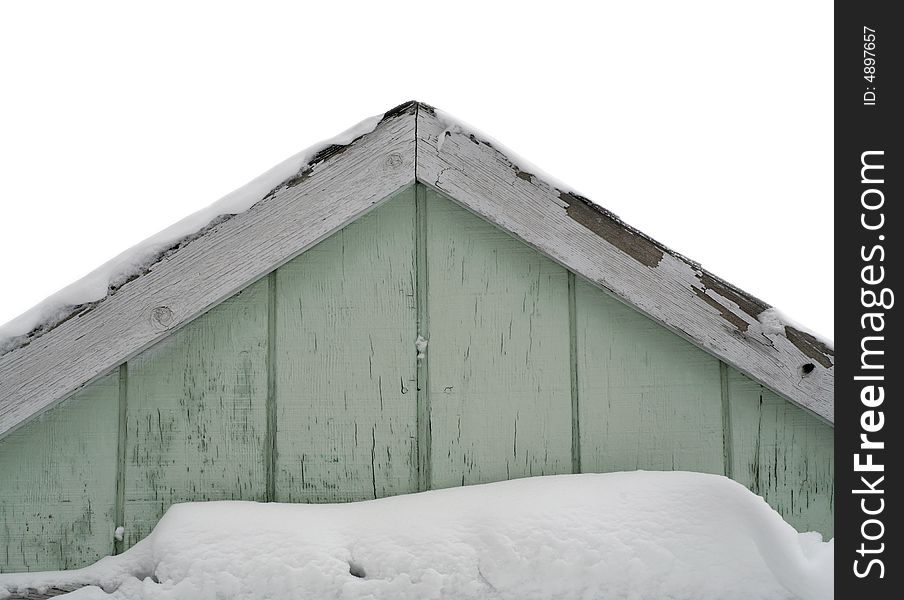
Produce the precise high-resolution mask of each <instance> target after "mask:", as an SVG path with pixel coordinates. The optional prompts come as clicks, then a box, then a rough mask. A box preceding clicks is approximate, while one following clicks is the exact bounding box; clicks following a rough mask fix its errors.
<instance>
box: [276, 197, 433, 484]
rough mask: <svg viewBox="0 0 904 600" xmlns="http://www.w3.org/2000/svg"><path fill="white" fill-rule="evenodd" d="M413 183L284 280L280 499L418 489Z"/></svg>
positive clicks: (279, 336)
mask: <svg viewBox="0 0 904 600" xmlns="http://www.w3.org/2000/svg"><path fill="white" fill-rule="evenodd" d="M414 203H415V188H414V186H411V187H409V188H408V189H406V190H404V191H403V192H401V193H400V194H398V195H397V196H396V197H394V198H392V199H390V200H388V201H387V202H386V203H385V204H383V205H382V206H380V207H378V208H377V209H375V210H374V211H373V212H371V213H370V214H368V215H366V216H365V217H363V218H361V219H360V220H358V221H356V222H355V223H352V224H351V225H349V226H348V227H346V228H344V229H342V230H341V231H339V232H338V233H336V234H335V235H333V236H332V237H330V238H329V239H327V240H325V241H323V242H321V243H320V244H318V245H317V246H315V247H314V248H312V249H311V250H309V251H308V252H306V253H304V254H303V255H301V256H299V257H298V258H296V259H294V260H292V261H290V262H289V263H287V264H285V265H283V266H282V267H280V268H279V270H278V271H277V278H276V290H277V294H276V332H277V333H276V344H275V346H276V357H277V362H276V411H277V415H278V416H277V419H276V421H277V432H276V452H277V461H278V470H277V478H276V499H278V500H279V501H285V502H346V501H353V500H364V499H368V498H375V497H377V498H379V497H383V496H388V495H394V494H401V493H406V492H412V491H415V490H416V483H417V460H416V437H417V435H416V432H417V404H416V402H417V400H416V353H417V352H416V349H415V338H416V337H417V332H416V306H415V289H414V285H415V281H414V270H415V269H414V262H415V226H414V222H415V205H414Z"/></svg>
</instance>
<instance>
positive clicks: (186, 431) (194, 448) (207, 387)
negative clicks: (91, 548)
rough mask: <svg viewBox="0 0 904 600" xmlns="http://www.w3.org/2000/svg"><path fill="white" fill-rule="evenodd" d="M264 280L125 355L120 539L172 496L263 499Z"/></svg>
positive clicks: (142, 527)
mask: <svg viewBox="0 0 904 600" xmlns="http://www.w3.org/2000/svg"><path fill="white" fill-rule="evenodd" d="M267 308H268V302H267V282H266V281H265V280H261V281H258V282H256V283H254V284H252V285H251V286H249V287H247V288H246V289H245V290H243V291H241V292H239V293H238V294H236V295H235V296H233V297H232V298H230V299H228V300H226V301H225V302H223V303H222V304H220V305H219V306H217V307H215V308H214V309H212V310H211V311H210V312H208V313H206V314H205V315H203V316H201V317H199V318H198V319H196V320H195V321H193V322H191V323H189V324H188V325H187V326H186V327H184V328H183V329H181V330H179V331H177V332H176V333H174V334H173V335H172V336H170V337H169V338H167V339H165V340H164V341H162V342H160V343H158V344H157V345H155V346H152V347H151V348H149V349H147V350H145V351H144V352H143V353H141V354H140V355H138V356H137V357H135V358H134V359H132V360H130V361H129V363H128V388H127V389H128V398H127V411H126V426H127V432H126V453H125V461H126V464H125V465H124V466H125V484H126V485H125V507H124V514H125V523H124V526H125V542H126V544H125V546H126V547H128V546H131V545H133V544H135V543H136V542H137V541H139V540H140V539H141V538H143V537H144V536H145V535H147V534H148V532H149V531H150V530H151V529H152V528H153V527H154V525H155V524H156V523H157V520H158V519H159V518H160V517H161V516H162V515H163V513H164V512H165V511H166V509H167V508H169V506H170V505H171V504H173V503H174V502H183V501H187V500H264V499H265V498H264V493H265V487H266V486H265V446H264V441H265V433H266V414H265V410H266V397H267V364H266V358H267Z"/></svg>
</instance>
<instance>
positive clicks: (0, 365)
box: [0, 102, 834, 437]
mask: <svg viewBox="0 0 904 600" xmlns="http://www.w3.org/2000/svg"><path fill="white" fill-rule="evenodd" d="M440 140H442V142H441V143H440ZM514 160H517V159H514ZM414 181H420V182H421V183H423V184H425V185H427V186H430V187H432V188H434V189H436V190H438V191H440V192H442V193H443V194H445V195H447V196H449V197H450V198H452V199H453V200H454V201H456V202H458V203H459V204H461V205H462V206H464V207H465V208H467V209H468V210H470V211H471V212H473V213H475V214H477V215H478V216H480V217H482V218H484V219H486V220H488V221H490V222H491V223H493V224H495V225H496V226H498V227H500V228H501V229H503V230H504V231H506V232H508V233H510V234H511V235H513V236H515V237H517V238H519V239H521V240H522V241H524V242H525V243H527V244H528V245H530V246H532V247H533V248H535V249H536V250H538V251H540V252H542V253H543V254H546V255H547V256H549V257H551V258H552V259H553V260H556V261H557V262H559V263H560V264H561V265H562V266H564V267H566V268H568V269H570V270H571V271H573V272H574V273H576V274H578V275H580V276H582V277H584V278H585V279H587V280H588V281H589V282H591V283H593V284H594V285H596V286H597V287H599V288H600V289H602V290H603V291H605V292H607V293H609V294H612V295H613V296H615V297H616V298H618V299H620V300H621V301H623V302H625V303H626V304H628V305H629V306H632V307H634V308H635V309H637V310H640V311H641V312H642V313H644V314H646V315H647V316H649V317H650V318H652V319H653V320H655V321H657V322H658V323H660V324H662V325H663V326H665V327H667V328H668V329H670V330H671V331H673V332H675V333H677V334H678V335H680V336H681V337H683V338H685V339H687V340H689V341H690V342H691V343H693V344H695V345H696V346H698V347H700V348H702V349H704V350H705V351H707V352H709V353H710V354H712V355H713V356H715V357H717V358H718V359H720V360H722V361H723V362H725V363H726V364H729V365H731V366H733V367H734V368H736V369H738V370H739V371H741V372H742V373H744V374H746V375H748V376H749V377H751V378H752V379H754V380H755V381H757V382H759V383H761V384H762V385H765V386H766V387H768V388H769V389H772V390H773V391H775V392H776V393H778V394H780V395H781V396H784V397H785V398H788V399H789V400H791V401H792V402H794V403H795V404H798V405H799V406H801V407H803V408H804V409H806V410H808V411H810V412H812V413H814V414H816V415H817V416H819V417H820V418H822V419H824V420H826V421H827V422H829V423H833V422H834V402H833V393H834V353H833V351H832V350H831V349H829V348H827V347H826V346H825V345H824V344H822V343H821V342H819V341H818V340H817V339H816V338H814V337H813V336H811V335H809V334H807V333H805V332H802V331H799V330H797V329H795V328H794V327H792V326H785V328H784V330H783V331H772V330H767V329H766V328H765V327H764V326H763V325H762V324H761V323H760V321H759V319H758V317H759V316H760V315H761V314H762V312H763V311H765V310H767V309H769V308H770V307H769V306H768V305H767V304H766V303H764V302H762V301H760V300H758V299H757V298H755V297H754V296H752V295H750V294H747V293H746V292H743V291H742V290H740V289H738V288H736V287H734V286H732V285H730V284H728V283H726V282H725V281H723V280H721V279H719V278H718V277H716V276H714V275H712V274H711V273H709V272H707V271H706V270H704V269H702V268H701V267H700V265H699V264H697V263H695V262H693V261H691V260H689V259H687V258H685V257H683V256H681V255H680V254H678V253H676V252H674V251H672V250H670V249H668V248H667V247H665V246H664V245H662V244H660V243H658V242H656V241H655V240H653V239H652V238H650V237H648V236H646V235H645V234H643V233H641V232H639V231H637V230H636V229H633V228H632V227H630V226H628V225H627V224H625V223H623V222H622V221H621V220H620V219H618V217H616V216H615V215H613V214H611V213H609V212H608V211H606V210H604V209H602V208H600V207H599V206H597V205H595V204H593V203H592V202H590V201H589V200H587V199H586V198H583V197H581V196H579V195H577V194H574V193H573V192H570V191H567V190H561V189H559V188H557V187H556V186H555V185H554V184H552V183H549V182H547V181H545V180H544V179H543V178H542V176H540V175H538V174H534V173H530V172H528V171H526V170H522V169H521V168H520V167H519V165H517V164H515V162H513V159H512V158H510V157H509V156H507V155H506V154H505V153H504V152H502V151H501V150H500V149H499V148H496V147H494V145H493V143H492V142H491V141H489V140H486V139H483V138H482V137H481V136H479V135H477V134H475V133H474V132H468V131H466V130H464V129H462V128H461V127H451V126H450V124H449V123H446V122H445V121H444V120H443V118H442V117H440V116H438V114H437V113H436V111H435V110H434V109H433V108H432V107H430V106H429V105H426V104H423V103H419V102H408V103H405V104H402V105H400V106H398V107H396V108H394V109H392V110H390V111H388V112H387V113H386V114H385V115H384V117H383V120H382V121H381V122H380V124H379V125H378V126H377V128H376V129H375V130H374V131H373V132H371V133H369V134H366V135H364V136H362V137H360V138H358V139H356V140H355V141H353V142H352V143H350V144H348V145H345V146H331V147H328V148H326V149H324V150H322V151H321V152H319V153H318V154H317V155H316V156H315V157H314V158H313V159H312V160H311V161H310V162H309V163H308V164H307V165H306V166H305V167H303V168H302V170H301V171H300V172H299V173H298V174H297V175H296V176H294V177H293V178H290V179H289V180H287V181H285V182H283V183H282V184H281V185H279V186H277V187H276V188H275V189H274V190H273V191H271V192H270V194H268V195H267V196H266V197H265V198H264V199H263V200H261V201H260V202H258V203H257V204H256V205H254V206H253V207H252V208H251V209H249V210H248V211H246V212H244V213H241V214H238V215H234V216H231V217H230V218H227V219H225V220H220V221H218V222H217V223H216V224H215V225H213V226H211V227H209V228H208V229H207V230H205V231H204V232H202V233H201V234H199V235H197V236H193V238H192V239H191V240H187V241H184V242H183V243H181V244H179V245H178V247H177V248H176V249H174V250H175V251H173V252H169V253H166V254H164V256H163V257H162V258H161V260H159V261H158V262H157V263H155V264H154V265H152V266H151V268H150V269H149V270H148V271H147V272H146V273H144V274H142V275H141V276H139V277H136V278H135V279H133V280H132V281H129V282H128V283H126V284H124V285H123V286H122V287H120V288H119V289H117V290H116V291H115V292H114V293H112V294H110V295H108V296H107V297H106V298H105V299H104V300H102V301H100V302H98V303H95V304H92V305H90V306H86V307H84V309H83V310H81V311H77V312H74V313H73V316H72V317H70V318H69V319H67V320H65V321H63V322H62V323H60V324H59V325H57V326H55V327H54V328H52V329H50V330H49V331H47V332H45V333H43V334H41V335H39V336H35V337H34V338H33V339H32V340H31V341H30V343H28V344H27V345H24V346H21V347H19V348H16V349H14V350H12V351H10V352H8V353H6V354H4V355H2V356H0V437H3V436H4V435H6V434H8V433H10V432H11V431H13V430H14V429H16V428H18V427H20V426H21V425H23V424H24V423H26V422H27V421H29V420H30V419H32V418H34V417H35V416H37V415H39V414H40V413H42V412H43V411H45V410H47V409H49V408H51V407H52V406H53V405H55V404H56V403H58V402H59V401H61V400H62V399H63V398H65V397H67V396H68V395H70V394H71V393H72V392H74V391H75V390H76V389H78V388H79V387H82V386H84V385H86V384H88V383H90V382H91V381H93V380H95V379H97V378H98V377H100V376H102V375H104V374H105V373H107V372H108V371H109V370H110V369H112V368H114V367H116V366H117V365H119V364H121V363H122V362H123V361H126V360H128V359H129V358H131V357H133V356H135V355H136V354H138V353H139V352H141V351H142V350H144V349H145V348H147V347H149V346H150V345H152V344H154V343H155V342H157V341H159V340H161V339H162V338H164V337H166V336H167V335H168V334H170V333H172V332H173V331H174V330H176V329H178V328H179V327H181V326H182V325H184V324H186V323H187V322H189V321H191V320H192V319H194V318H196V317H198V316H199V315H201V314H203V313H204V312H206V311H207V310H209V309H210V308H212V307H213V306H215V305H216V304H218V303H219V302H220V301H222V300H224V299H226V298H228V297H229V296H231V295H232V294H234V293H235V292H237V291H239V290H240V289H242V288H243V287H245V286H246V285H248V284H249V283H251V282H253V281H255V280H256V279H258V278H259V277H261V276H263V275H265V274H266V273H268V272H270V271H272V270H273V269H275V268H277V267H278V266H280V265H282V264H284V263H285V262H287V261H289V260H291V259H292V258H294V257H295V256H297V255H299V254H301V253H302V252H304V251H305V250H306V249H308V248H310V247H311V246H313V245H314V244H316V243H317V242H319V241H320V240H322V239H324V238H326V237H328V236H329V235H331V234H332V233H334V232H335V231H338V230H339V229H341V228H342V227H343V226H345V225H346V224H348V223H349V222H351V221H352V220H354V219H355V218H357V217H359V216H360V215H361V214H363V213H364V212H366V211H368V210H370V209H372V208H373V207H374V206H376V205H377V204H379V203H380V202H381V201H382V200H384V199H386V198H387V197H388V196H390V195H391V194H393V193H394V192H396V191H398V190H400V189H402V188H404V187H406V186H407V185H410V184H411V183H413V182H414Z"/></svg>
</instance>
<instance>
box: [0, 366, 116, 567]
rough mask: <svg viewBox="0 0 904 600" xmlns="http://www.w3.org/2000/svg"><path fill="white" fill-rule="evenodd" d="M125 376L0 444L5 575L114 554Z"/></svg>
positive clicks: (91, 389) (100, 383)
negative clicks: (121, 382)
mask: <svg viewBox="0 0 904 600" xmlns="http://www.w3.org/2000/svg"><path fill="white" fill-rule="evenodd" d="M118 399H119V377H118V370H117V371H114V372H113V373H112V374H109V375H106V376H104V377H102V378H101V379H99V380H97V381H96V382H94V383H92V384H91V385H89V386H87V387H85V388H83V389H82V390H80V391H78V392H76V393H75V394H74V395H73V396H72V397H70V398H68V399H67V400H64V401H63V402H62V403H61V404H60V405H59V406H57V407H56V408H55V409H53V410H51V411H49V412H47V413H44V414H43V415H42V416H40V417H38V418H37V419H36V420H35V421H34V422H32V423H30V424H29V425H28V426H27V427H25V428H23V429H20V430H18V431H16V432H13V434H12V435H10V436H8V437H6V438H4V439H2V440H0V572H10V571H41V570H49V569H73V568H78V567H83V566H85V565H88V564H91V563H92V562H94V561H96V560H97V559H98V558H100V557H102V556H106V555H108V554H111V553H112V551H113V530H114V528H115V526H114V525H113V516H114V508H115V507H114V499H115V497H116V443H117V431H118V419H119V417H118V411H117V405H118Z"/></svg>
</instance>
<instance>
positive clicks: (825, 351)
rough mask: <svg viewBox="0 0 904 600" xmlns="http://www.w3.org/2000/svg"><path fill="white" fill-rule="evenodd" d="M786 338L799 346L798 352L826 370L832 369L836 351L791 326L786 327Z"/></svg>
mask: <svg viewBox="0 0 904 600" xmlns="http://www.w3.org/2000/svg"><path fill="white" fill-rule="evenodd" d="M785 336H786V337H787V338H788V340H789V341H790V342H791V343H792V344H794V345H795V346H797V349H798V350H800V351H801V352H803V353H804V354H806V355H807V356H809V357H810V358H812V359H813V360H815V361H816V362H818V363H819V364H821V365H822V366H824V367H825V368H826V369H830V368H832V365H833V364H834V361H833V359H834V358H835V351H834V350H832V349H831V348H829V347H828V346H826V345H825V344H824V343H823V342H821V341H819V340H818V339H816V338H815V337H814V336H812V335H810V334H809V333H806V332H804V331H801V330H799V329H796V328H794V327H792V326H790V325H786V326H785Z"/></svg>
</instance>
